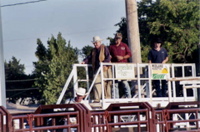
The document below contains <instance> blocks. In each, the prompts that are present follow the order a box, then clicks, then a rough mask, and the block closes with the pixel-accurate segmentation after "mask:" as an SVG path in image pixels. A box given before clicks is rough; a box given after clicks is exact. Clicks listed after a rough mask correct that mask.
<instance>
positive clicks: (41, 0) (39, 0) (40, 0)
mask: <svg viewBox="0 0 200 132" xmlns="http://www.w3.org/2000/svg"><path fill="white" fill-rule="evenodd" d="M43 1H47V0H37V1H29V2H22V3H14V4H8V5H2V6H0V7H8V6H16V5H24V4H32V3H37V2H43Z"/></svg>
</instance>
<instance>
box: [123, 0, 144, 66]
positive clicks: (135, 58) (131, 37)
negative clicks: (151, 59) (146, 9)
mask: <svg viewBox="0 0 200 132" xmlns="http://www.w3.org/2000/svg"><path fill="white" fill-rule="evenodd" d="M125 2H126V18H127V34H128V36H127V37H128V43H129V46H130V49H131V53H132V57H131V62H132V63H141V62H142V61H141V47H140V36H139V26H138V13H137V2H136V0H125Z"/></svg>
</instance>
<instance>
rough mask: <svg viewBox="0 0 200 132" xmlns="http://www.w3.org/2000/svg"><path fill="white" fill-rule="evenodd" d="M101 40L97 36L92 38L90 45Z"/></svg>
mask: <svg viewBox="0 0 200 132" xmlns="http://www.w3.org/2000/svg"><path fill="white" fill-rule="evenodd" d="M102 40H103V39H101V38H100V37H99V36H94V37H93V40H92V43H95V42H97V41H102Z"/></svg>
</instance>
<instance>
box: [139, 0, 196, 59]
mask: <svg viewBox="0 0 200 132" xmlns="http://www.w3.org/2000/svg"><path fill="white" fill-rule="evenodd" d="M138 8H139V18H140V29H141V30H140V31H141V32H140V33H141V37H142V38H141V39H142V40H143V45H147V44H148V45H150V44H151V40H152V39H153V38H154V37H157V36H158V37H160V38H162V39H163V41H164V46H165V47H166V48H167V50H168V51H169V55H170V60H171V62H175V63H177V62H182V63H185V62H194V59H195V56H194V53H195V51H196V50H197V46H198V42H199V35H200V34H199V25H200V22H199V18H200V10H199V1H197V0H178V1H176V0H157V1H155V2H153V1H152V0H142V1H141V2H139V5H138Z"/></svg>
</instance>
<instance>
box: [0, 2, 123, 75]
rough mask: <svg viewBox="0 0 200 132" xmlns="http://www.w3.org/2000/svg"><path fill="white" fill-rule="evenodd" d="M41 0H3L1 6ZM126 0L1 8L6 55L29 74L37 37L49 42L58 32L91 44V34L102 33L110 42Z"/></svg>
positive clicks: (78, 43)
mask: <svg viewBox="0 0 200 132" xmlns="http://www.w3.org/2000/svg"><path fill="white" fill-rule="evenodd" d="M29 1H31V2H32V1H38V0H0V3H1V6H4V5H9V4H16V3H23V2H29ZM125 15H126V14H125V0H46V1H41V2H37V3H31V4H22V5H15V6H5V7H2V8H1V16H2V28H3V46H4V58H5V60H6V61H9V60H11V57H12V56H14V57H16V58H17V59H18V60H20V63H21V64H24V65H25V68H26V70H25V71H26V73H28V74H30V73H31V72H32V71H33V69H34V67H33V64H32V62H33V61H37V59H36V57H35V51H36V47H37V44H36V40H37V38H40V39H41V40H42V42H43V44H45V45H46V42H47V40H48V38H51V35H54V36H55V37H56V36H57V34H58V32H61V33H62V36H63V37H64V38H65V39H66V41H69V40H70V41H71V45H72V46H73V47H77V48H79V49H81V48H82V47H83V46H86V45H91V46H92V43H91V41H92V37H93V36H100V37H101V38H102V39H104V41H103V43H104V44H108V43H109V41H108V40H106V38H107V37H113V36H114V33H115V32H116V30H117V29H118V27H116V26H114V25H115V24H116V23H118V22H120V21H121V18H122V17H125Z"/></svg>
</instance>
